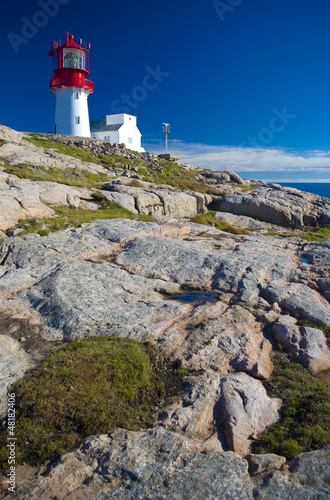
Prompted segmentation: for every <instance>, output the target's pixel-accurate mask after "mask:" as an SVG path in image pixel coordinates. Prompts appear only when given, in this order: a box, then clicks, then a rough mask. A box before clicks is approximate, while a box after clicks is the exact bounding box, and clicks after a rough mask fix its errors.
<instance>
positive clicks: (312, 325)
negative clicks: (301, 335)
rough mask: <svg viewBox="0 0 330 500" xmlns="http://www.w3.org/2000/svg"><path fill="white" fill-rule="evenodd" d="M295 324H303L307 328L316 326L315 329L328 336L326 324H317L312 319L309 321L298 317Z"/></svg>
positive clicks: (329, 334) (329, 333)
mask: <svg viewBox="0 0 330 500" xmlns="http://www.w3.org/2000/svg"><path fill="white" fill-rule="evenodd" d="M297 325H299V326H305V327H307V328H316V329H317V330H322V332H323V333H324V335H325V336H326V337H328V338H330V328H329V327H328V326H322V325H318V324H317V323H313V321H310V320H308V319H300V320H299V321H297Z"/></svg>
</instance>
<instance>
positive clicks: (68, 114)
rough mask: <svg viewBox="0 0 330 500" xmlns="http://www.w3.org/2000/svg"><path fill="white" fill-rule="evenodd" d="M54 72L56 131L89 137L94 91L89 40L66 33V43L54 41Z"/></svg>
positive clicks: (52, 88) (51, 53)
mask: <svg viewBox="0 0 330 500" xmlns="http://www.w3.org/2000/svg"><path fill="white" fill-rule="evenodd" d="M51 46H52V50H51V51H50V52H49V53H48V55H49V56H52V57H53V75H52V79H51V81H50V84H49V87H50V91H51V92H53V93H54V94H56V112H55V133H56V134H61V135H73V136H79V137H90V136H91V132H90V125H89V114H88V104H87V98H88V96H89V94H92V93H93V87H94V86H93V82H91V81H90V80H86V76H88V75H89V49H90V44H86V43H84V42H83V41H82V40H81V39H80V40H79V45H78V44H77V43H75V42H74V37H73V35H69V33H68V32H67V33H66V43H64V44H63V45H61V41H59V42H52V44H51Z"/></svg>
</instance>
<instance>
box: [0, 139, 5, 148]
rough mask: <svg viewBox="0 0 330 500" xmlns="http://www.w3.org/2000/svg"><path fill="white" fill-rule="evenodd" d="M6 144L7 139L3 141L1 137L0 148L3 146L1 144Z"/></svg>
mask: <svg viewBox="0 0 330 500" xmlns="http://www.w3.org/2000/svg"><path fill="white" fill-rule="evenodd" d="M4 144H6V141H3V140H2V139H0V148H1V146H3V145H4Z"/></svg>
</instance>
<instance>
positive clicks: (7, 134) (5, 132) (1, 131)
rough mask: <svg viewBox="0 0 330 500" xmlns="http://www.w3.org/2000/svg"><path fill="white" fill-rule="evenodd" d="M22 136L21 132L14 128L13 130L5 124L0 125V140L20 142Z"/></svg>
mask: <svg viewBox="0 0 330 500" xmlns="http://www.w3.org/2000/svg"><path fill="white" fill-rule="evenodd" d="M22 138H23V133H22V132H16V130H13V129H12V128H9V127H5V125H0V141H5V142H12V143H13V144H20V142H21V140H22Z"/></svg>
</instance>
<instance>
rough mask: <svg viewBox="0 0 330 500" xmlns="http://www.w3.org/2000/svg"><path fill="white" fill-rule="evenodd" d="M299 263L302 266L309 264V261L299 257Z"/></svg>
mask: <svg viewBox="0 0 330 500" xmlns="http://www.w3.org/2000/svg"><path fill="white" fill-rule="evenodd" d="M300 262H302V263H303V264H310V261H309V260H308V259H306V257H300Z"/></svg>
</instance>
